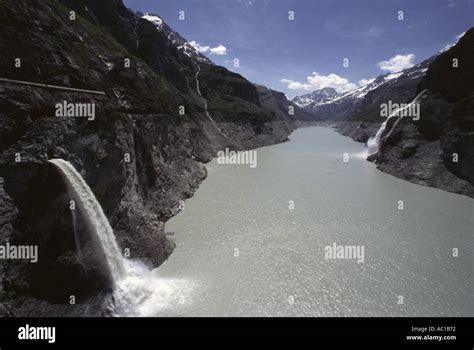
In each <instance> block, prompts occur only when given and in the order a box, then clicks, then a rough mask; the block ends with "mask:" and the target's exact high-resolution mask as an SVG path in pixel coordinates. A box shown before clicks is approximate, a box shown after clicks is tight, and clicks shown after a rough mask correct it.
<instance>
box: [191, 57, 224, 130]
mask: <svg viewBox="0 0 474 350" xmlns="http://www.w3.org/2000/svg"><path fill="white" fill-rule="evenodd" d="M200 72H201V66H200V65H198V70H197V72H196V77H195V78H196V91H197V93H198V95H199V96H200V97H201V99H202V100H203V102H204V111H205V112H206V117H207V119H209V121H210V122H211V124H212V125H213V126H214V127H215V128H216V129H217V131H219V133H220V134H221V135H222V136H224V137H225V138H227V136H226V135H224V133H223V132H222V131H221V129H219V127H218V126H217V124H216V122H215V120H214V119H213V118H212V117H211V114H210V113H209V111H208V109H207V99H206V98H205V97H204V96H203V95H202V93H201V89H200V87H199V73H200Z"/></svg>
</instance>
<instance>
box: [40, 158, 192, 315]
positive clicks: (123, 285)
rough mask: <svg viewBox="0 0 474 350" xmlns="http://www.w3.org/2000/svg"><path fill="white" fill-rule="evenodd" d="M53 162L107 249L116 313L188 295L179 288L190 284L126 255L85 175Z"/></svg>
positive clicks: (139, 311)
mask: <svg viewBox="0 0 474 350" xmlns="http://www.w3.org/2000/svg"><path fill="white" fill-rule="evenodd" d="M49 162H50V163H52V164H54V165H55V166H56V167H57V168H58V169H59V170H60V172H61V174H62V175H63V177H64V179H65V182H66V185H67V187H68V191H69V192H70V193H71V195H72V196H73V197H74V198H75V199H76V201H77V202H78V203H77V205H78V206H79V208H80V210H83V214H84V215H83V217H84V220H87V221H88V224H89V225H88V227H90V228H91V230H92V232H91V233H92V234H94V235H95V236H96V238H97V239H98V241H99V242H100V244H101V247H102V249H103V250H104V252H105V255H106V258H107V263H108V266H109V268H110V272H111V275H112V279H113V283H114V291H113V295H112V298H111V300H109V303H110V308H111V311H112V312H113V314H114V315H116V316H146V315H150V314H155V313H156V312H157V309H162V308H165V307H168V306H169V305H170V303H171V302H174V303H175V304H176V300H177V298H178V297H179V296H180V295H181V296H182V295H184V292H183V291H182V292H181V294H179V293H177V289H181V290H184V289H187V290H189V289H190V285H189V283H186V284H185V285H184V286H183V285H181V281H174V280H164V279H159V278H157V276H156V275H154V274H153V273H152V271H151V270H150V269H148V268H147V267H146V266H145V265H143V264H142V263H141V262H139V261H134V260H129V259H126V258H124V256H123V255H122V253H121V251H120V248H119V245H118V244H117V241H116V240H115V235H114V231H113V229H112V227H111V226H110V223H109V221H108V219H107V217H106V216H105V214H104V211H103V210H102V207H101V205H100V203H99V202H98V201H97V199H96V198H95V196H94V193H93V192H92V190H91V189H90V187H89V186H88V185H87V183H86V182H85V180H84V179H83V178H82V176H81V174H79V173H78V172H77V170H76V169H75V168H74V166H73V165H72V164H71V163H69V162H68V161H65V160H63V159H51V160H49ZM74 220H76V217H75V216H74ZM76 242H77V237H76ZM78 248H79V247H78ZM79 258H80V257H79Z"/></svg>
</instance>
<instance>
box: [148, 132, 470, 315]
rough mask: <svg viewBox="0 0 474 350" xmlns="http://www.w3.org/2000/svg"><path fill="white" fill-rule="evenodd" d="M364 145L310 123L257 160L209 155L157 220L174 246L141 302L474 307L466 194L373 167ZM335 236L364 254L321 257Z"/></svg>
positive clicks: (248, 308)
mask: <svg viewBox="0 0 474 350" xmlns="http://www.w3.org/2000/svg"><path fill="white" fill-rule="evenodd" d="M365 151H366V148H365V146H364V145H363V144H360V143H357V142H354V141H352V140H351V139H350V138H347V137H344V136H341V135H339V134H338V133H336V132H335V131H333V130H332V129H329V128H320V127H311V128H304V129H298V130H297V131H295V132H294V133H293V134H292V135H291V136H290V141H289V142H286V143H283V144H279V145H275V146H270V147H264V148H260V149H258V150H257V154H258V166H257V167H256V168H253V169H252V168H250V167H249V166H248V165H228V164H227V165H219V164H217V161H216V160H213V161H212V162H211V163H210V164H208V165H207V168H208V173H209V175H208V178H207V179H206V180H205V181H204V182H203V184H202V185H201V186H200V188H199V189H198V191H197V192H196V193H195V195H194V197H193V198H191V199H189V200H187V201H186V204H185V209H184V210H183V211H182V212H181V213H180V214H178V215H177V216H176V217H174V218H173V219H171V220H170V221H169V222H168V223H167V224H166V230H167V231H174V232H175V235H174V236H173V237H174V240H175V242H176V245H177V247H176V249H175V251H174V253H173V254H172V255H171V256H170V258H169V259H168V261H166V262H165V263H164V264H163V265H162V266H160V267H159V268H158V269H156V270H155V271H154V274H155V275H156V276H157V277H158V281H160V283H157V288H161V289H162V290H163V292H162V293H160V296H159V302H158V301H157V300H158V299H157V300H155V301H150V302H149V303H147V306H146V307H145V309H146V310H145V311H146V312H144V313H145V314H148V315H153V316H474V302H473V261H474V260H473V248H474V243H473V242H474V239H473V211H474V201H473V200H472V199H470V198H468V197H465V196H461V195H456V194H452V193H448V192H444V191H440V190H437V189H433V188H427V187H423V186H419V185H415V184H412V183H409V182H407V181H404V180H401V179H398V178H395V177H392V176H390V175H387V174H384V173H382V172H380V171H378V170H377V169H376V167H375V165H374V164H373V163H370V162H368V161H366V160H365V159H364V156H363V154H364V152H365ZM344 153H347V154H348V156H349V158H348V162H344V161H343V160H344ZM290 201H293V202H294V208H293V209H290V207H292V205H291V204H292V202H290ZM400 201H403V209H399V208H400V203H401V202H400ZM334 245H336V246H339V245H342V246H358V247H359V248H360V247H363V249H364V250H363V252H364V256H363V261H361V260H360V259H359V260H358V259H352V258H347V256H345V258H339V259H328V258H327V256H326V252H327V249H328V248H326V247H328V246H330V247H332V246H334Z"/></svg>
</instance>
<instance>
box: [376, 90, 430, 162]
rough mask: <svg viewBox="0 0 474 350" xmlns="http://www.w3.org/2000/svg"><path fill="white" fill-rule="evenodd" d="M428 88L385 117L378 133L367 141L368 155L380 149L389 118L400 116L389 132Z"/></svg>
mask: <svg viewBox="0 0 474 350" xmlns="http://www.w3.org/2000/svg"><path fill="white" fill-rule="evenodd" d="M425 92H426V90H423V91H422V92H420V93H419V94H418V95H417V96H416V97H415V99H414V100H413V101H411V102H410V103H409V104H407V105H405V106H404V107H401V108H398V109H396V110H395V111H393V112H392V113H391V114H390V115H389V116H388V117H387V119H385V121H384V122H383V123H382V125H381V126H380V128H379V130H378V131H377V133H376V134H375V136H373V137H370V138H369V140H368V141H367V148H368V155H369V156H370V155H372V154H375V153H377V152H378V151H379V147H380V140H381V138H382V135H383V133H384V132H385V129H386V127H387V122H388V121H389V119H391V118H393V117H397V116H399V118H398V119H397V121H395V123H394V124H393V125H392V129H391V130H390V132H389V134H390V133H391V132H392V130H394V128H395V127H396V126H397V125H398V123H399V121H400V120H401V118H403V116H402V112H403V111H404V110H405V109H408V108H411V106H412V105H413V104H414V103H418V102H419V101H420V99H421V97H422V96H423V95H424V94H425Z"/></svg>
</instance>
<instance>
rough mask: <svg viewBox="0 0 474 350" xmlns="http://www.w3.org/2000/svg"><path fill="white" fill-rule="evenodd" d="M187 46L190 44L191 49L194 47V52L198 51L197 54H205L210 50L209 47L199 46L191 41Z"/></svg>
mask: <svg viewBox="0 0 474 350" xmlns="http://www.w3.org/2000/svg"><path fill="white" fill-rule="evenodd" d="M189 44H190V45H191V46H192V47H194V48H195V49H196V50H198V51H199V52H202V53H206V52H208V51H209V50H210V49H211V47H210V46H204V45H201V44H199V43H198V42H196V41H194V40H193V41H191V42H190V43H189Z"/></svg>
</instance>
